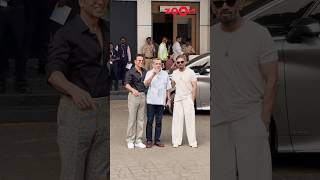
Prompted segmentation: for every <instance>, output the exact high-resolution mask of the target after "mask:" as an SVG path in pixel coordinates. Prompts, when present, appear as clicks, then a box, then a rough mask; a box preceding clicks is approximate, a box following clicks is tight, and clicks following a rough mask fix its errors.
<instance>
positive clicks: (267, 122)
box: [261, 113, 271, 131]
mask: <svg viewBox="0 0 320 180" xmlns="http://www.w3.org/2000/svg"><path fill="white" fill-rule="evenodd" d="M270 117H271V116H270V115H269V114H267V113H262V114H261V119H262V122H263V124H264V126H265V127H266V129H267V130H268V131H269V126H270V120H271V118H270Z"/></svg>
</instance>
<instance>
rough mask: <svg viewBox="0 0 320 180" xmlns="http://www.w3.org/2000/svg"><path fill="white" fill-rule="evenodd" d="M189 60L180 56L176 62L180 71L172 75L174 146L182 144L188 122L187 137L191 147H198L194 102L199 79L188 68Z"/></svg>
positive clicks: (177, 70)
mask: <svg viewBox="0 0 320 180" xmlns="http://www.w3.org/2000/svg"><path fill="white" fill-rule="evenodd" d="M186 62H187V58H186V56H184V55H179V56H178V57H177V60H176V65H177V67H178V69H176V70H175V71H173V73H172V80H171V83H172V87H176V95H175V97H174V107H173V118H172V144H173V147H178V146H180V145H181V144H182V136H183V123H184V121H185V122H186V130H187V137H188V141H189V145H190V146H191V147H197V146H198V144H197V140H196V128H195V110H194V101H195V98H196V92H197V77H196V75H195V73H194V71H193V70H192V69H190V68H188V67H186Z"/></svg>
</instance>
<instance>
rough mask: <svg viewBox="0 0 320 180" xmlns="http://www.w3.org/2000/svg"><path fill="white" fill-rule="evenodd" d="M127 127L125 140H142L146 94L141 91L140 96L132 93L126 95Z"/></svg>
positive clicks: (131, 141)
mask: <svg viewBox="0 0 320 180" xmlns="http://www.w3.org/2000/svg"><path fill="white" fill-rule="evenodd" d="M128 109H129V117H128V129H127V142H128V143H140V142H142V134H143V123H144V121H145V119H146V96H145V94H144V93H141V94H140V96H134V95H133V94H132V93H129V95H128Z"/></svg>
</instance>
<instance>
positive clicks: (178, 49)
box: [172, 36, 183, 60]
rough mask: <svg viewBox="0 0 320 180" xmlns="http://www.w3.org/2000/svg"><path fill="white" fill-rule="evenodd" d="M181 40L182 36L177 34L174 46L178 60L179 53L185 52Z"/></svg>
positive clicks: (175, 57)
mask: <svg viewBox="0 0 320 180" xmlns="http://www.w3.org/2000/svg"><path fill="white" fill-rule="evenodd" d="M181 41H182V38H181V36H177V37H176V42H175V43H174V44H173V46H172V51H173V59H174V60H176V59H177V57H178V56H179V55H181V54H183V52H182V49H181Z"/></svg>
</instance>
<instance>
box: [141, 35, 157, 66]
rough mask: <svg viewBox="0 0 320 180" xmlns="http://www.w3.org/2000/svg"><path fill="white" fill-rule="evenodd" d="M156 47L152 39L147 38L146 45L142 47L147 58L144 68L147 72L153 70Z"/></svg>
mask: <svg viewBox="0 0 320 180" xmlns="http://www.w3.org/2000/svg"><path fill="white" fill-rule="evenodd" d="M155 51H156V50H155V47H154V45H153V43H152V39H151V37H147V39H146V43H145V44H144V45H143V47H142V54H143V55H144V58H145V66H144V68H145V69H146V70H150V69H152V59H153V57H154V54H155Z"/></svg>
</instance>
